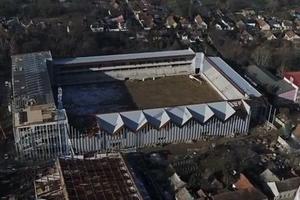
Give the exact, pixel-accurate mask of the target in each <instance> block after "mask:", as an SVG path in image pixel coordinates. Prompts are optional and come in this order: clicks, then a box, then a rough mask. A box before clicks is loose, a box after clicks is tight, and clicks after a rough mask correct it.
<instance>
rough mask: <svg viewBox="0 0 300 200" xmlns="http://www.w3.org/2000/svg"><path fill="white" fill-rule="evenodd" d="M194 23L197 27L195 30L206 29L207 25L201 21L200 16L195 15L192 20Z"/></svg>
mask: <svg viewBox="0 0 300 200" xmlns="http://www.w3.org/2000/svg"><path fill="white" fill-rule="evenodd" d="M194 21H195V23H196V25H197V28H199V29H207V24H206V23H205V21H204V20H203V19H202V17H201V16H200V15H197V16H196V17H195V18H194Z"/></svg>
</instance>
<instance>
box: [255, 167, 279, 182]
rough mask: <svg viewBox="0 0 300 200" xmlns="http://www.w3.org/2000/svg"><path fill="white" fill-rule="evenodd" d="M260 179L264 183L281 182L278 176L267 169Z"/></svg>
mask: <svg viewBox="0 0 300 200" xmlns="http://www.w3.org/2000/svg"><path fill="white" fill-rule="evenodd" d="M259 178H260V179H261V180H262V181H263V182H269V181H275V182H276V181H280V179H279V178H278V176H276V175H275V174H274V173H273V172H272V171H271V170H270V169H268V168H267V169H265V171H263V172H262V173H261V174H260V175H259Z"/></svg>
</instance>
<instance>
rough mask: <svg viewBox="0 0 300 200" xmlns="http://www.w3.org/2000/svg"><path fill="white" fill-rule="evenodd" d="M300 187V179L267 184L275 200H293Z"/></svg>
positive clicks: (295, 178) (294, 178)
mask: <svg viewBox="0 0 300 200" xmlns="http://www.w3.org/2000/svg"><path fill="white" fill-rule="evenodd" d="M299 185H300V177H293V178H288V179H285V180H282V181H270V182H267V186H268V187H269V189H270V190H271V192H272V194H273V197H274V198H273V199H275V200H293V199H294V198H295V196H296V193H297V190H298V188H299Z"/></svg>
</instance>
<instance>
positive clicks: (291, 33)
mask: <svg viewBox="0 0 300 200" xmlns="http://www.w3.org/2000/svg"><path fill="white" fill-rule="evenodd" d="M283 39H285V40H288V41H292V42H293V41H295V40H299V39H300V36H299V35H297V34H296V33H295V32H294V31H287V32H286V33H285V35H284V37H283Z"/></svg>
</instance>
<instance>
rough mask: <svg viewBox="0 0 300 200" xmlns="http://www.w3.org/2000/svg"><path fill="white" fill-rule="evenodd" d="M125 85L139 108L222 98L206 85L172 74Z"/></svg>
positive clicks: (187, 103)
mask: <svg viewBox="0 0 300 200" xmlns="http://www.w3.org/2000/svg"><path fill="white" fill-rule="evenodd" d="M126 86H127V88H128V91H129V93H130V94H131V96H132V99H133V101H134V103H135V104H136V105H137V107H138V108H140V109H147V108H159V107H169V106H178V105H189V104H197V103H206V102H212V101H219V100H222V98H221V97H220V96H219V94H218V93H217V92H216V91H214V90H213V88H211V87H210V85H208V83H207V82H204V81H202V83H199V82H197V81H195V80H192V79H190V78H189V77H188V76H172V77H165V78H160V79H156V80H146V81H127V82H126Z"/></svg>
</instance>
